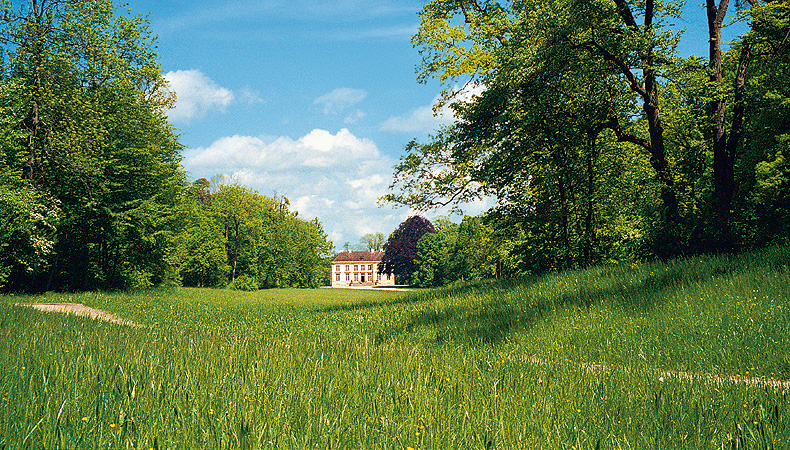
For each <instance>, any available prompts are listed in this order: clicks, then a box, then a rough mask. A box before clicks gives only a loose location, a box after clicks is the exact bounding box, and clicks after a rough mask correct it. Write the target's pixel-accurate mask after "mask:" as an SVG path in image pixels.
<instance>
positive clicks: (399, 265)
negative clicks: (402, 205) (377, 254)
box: [378, 216, 435, 284]
mask: <svg viewBox="0 0 790 450" xmlns="http://www.w3.org/2000/svg"><path fill="white" fill-rule="evenodd" d="M434 232H435V230H434V228H433V224H432V223H431V222H430V221H429V220H428V219H426V218H424V217H422V216H411V217H409V218H408V219H406V220H405V221H403V222H402V223H401V224H400V225H398V228H397V229H396V230H395V231H393V232H392V234H390V236H389V238H388V239H387V242H386V243H385V244H384V256H383V257H382V258H381V263H379V266H378V267H379V273H388V274H394V275H395V277H396V278H395V280H396V282H397V283H401V284H411V281H412V274H413V273H414V270H415V267H416V266H415V262H414V260H415V258H417V243H418V242H419V241H420V238H422V237H423V235H425V234H426V233H434Z"/></svg>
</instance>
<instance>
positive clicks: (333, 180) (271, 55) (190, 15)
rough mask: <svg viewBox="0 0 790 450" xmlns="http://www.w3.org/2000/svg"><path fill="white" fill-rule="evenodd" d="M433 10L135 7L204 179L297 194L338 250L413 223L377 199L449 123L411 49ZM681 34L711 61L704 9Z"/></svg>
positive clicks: (371, 2) (255, 2)
mask: <svg viewBox="0 0 790 450" xmlns="http://www.w3.org/2000/svg"><path fill="white" fill-rule="evenodd" d="M423 4H424V2H423V1H415V0H331V1H308V0H242V1H229V2H222V1H220V2H218V1H205V0H168V1H153V0H129V1H128V7H129V8H130V9H131V12H132V13H133V14H141V15H145V14H148V13H150V16H149V20H150V22H151V28H152V31H153V32H154V34H156V35H157V36H158V37H159V40H158V52H159V55H160V62H161V64H162V69H163V71H164V72H165V74H166V78H167V79H168V80H169V81H170V83H171V89H172V90H174V91H175V92H176V94H177V95H178V103H177V106H176V108H175V110H172V111H170V114H169V117H170V120H171V122H172V123H173V124H174V125H175V126H176V127H177V128H178V129H179V130H180V131H181V142H182V143H183V144H184V145H185V146H186V147H187V149H186V150H185V152H184V161H183V164H184V167H185V168H186V170H187V171H189V173H190V176H191V178H192V179H197V178H200V177H205V178H209V179H210V178H211V177H212V176H214V175H216V174H225V175H231V176H234V177H236V179H237V180H238V181H239V182H241V183H242V184H244V185H246V186H248V187H250V188H252V189H255V190H257V191H259V192H260V193H261V194H264V195H269V196H272V195H274V194H278V195H285V196H286V197H288V198H289V200H290V201H291V206H292V209H294V210H297V211H299V214H300V217H302V218H304V219H306V220H310V219H312V218H314V217H318V219H319V220H320V221H321V223H322V224H323V225H324V229H325V230H326V232H327V234H328V235H329V238H330V239H331V240H332V241H333V242H334V244H335V246H336V247H337V248H342V247H343V244H344V242H350V243H351V244H352V245H353V244H355V243H356V242H357V241H358V240H359V237H360V236H362V235H363V234H365V233H372V232H382V233H384V234H385V235H388V234H389V233H390V232H391V231H392V230H394V229H395V228H396V227H397V225H398V224H399V223H400V222H401V221H402V220H404V219H405V218H406V217H407V216H408V214H409V211H408V210H406V209H404V208H400V209H395V208H393V207H391V206H389V205H384V206H382V207H379V206H378V205H377V202H376V200H377V199H378V198H379V197H380V196H381V195H383V194H384V193H385V192H386V189H387V187H388V186H389V184H390V181H391V176H392V166H393V165H394V164H395V163H396V162H397V160H398V158H399V157H400V156H401V155H402V153H403V148H404V146H405V145H406V144H407V143H408V142H409V141H410V140H411V139H413V138H423V139H424V138H425V137H427V135H428V134H429V133H430V132H431V131H432V130H434V129H436V128H437V127H438V126H439V125H440V124H442V123H447V121H448V120H450V118H449V115H445V116H443V117H434V116H433V114H432V110H431V106H432V104H433V103H434V102H435V100H436V98H437V96H438V93H439V91H440V86H439V85H438V84H436V83H432V84H431V83H429V84H427V85H423V84H418V83H417V81H416V76H415V66H416V65H417V64H418V63H419V54H418V52H417V50H416V49H414V48H413V47H412V45H411V42H410V39H411V36H412V35H413V34H414V33H415V32H416V30H417V26H418V24H419V20H418V17H417V12H418V11H419V10H420V8H421V7H422V6H423ZM682 22H683V23H681V24H679V25H680V26H685V27H687V28H688V29H689V30H690V31H691V33H690V39H688V40H687V41H685V42H684V43H683V45H682V46H681V51H682V52H683V53H686V54H688V53H691V52H695V51H694V50H695V49H698V44H697V42H700V43H702V47H701V48H699V51H696V53H698V54H705V53H704V52H706V47H705V42H706V38H705V37H704V30H705V26H706V25H705V15H704V10H703V9H702V8H701V7H699V6H694V5H691V4H690V6H689V7H687V14H686V15H684V18H683V21H682ZM694 30H700V31H701V32H702V36H699V33H695V32H694ZM699 37H701V39H699ZM488 206H490V205H488V204H487V203H486V202H479V203H477V204H472V205H469V207H468V208H466V212H468V213H470V214H477V213H479V212H481V211H483V210H485V209H486V208H487V207H488ZM428 217H429V218H433V214H428Z"/></svg>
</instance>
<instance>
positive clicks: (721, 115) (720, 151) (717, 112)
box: [706, 0, 755, 250]
mask: <svg viewBox="0 0 790 450" xmlns="http://www.w3.org/2000/svg"><path fill="white" fill-rule="evenodd" d="M747 1H748V2H749V4H751V5H752V6H754V5H755V2H754V0H747ZM706 6H707V15H708V36H709V39H710V42H709V58H710V61H709V79H710V82H711V84H713V85H714V86H716V87H717V92H715V93H714V95H713V100H712V101H711V105H710V107H711V114H712V115H713V129H712V139H713V199H712V201H713V213H714V215H715V217H714V218H713V226H714V230H715V231H714V236H713V245H714V246H715V248H717V249H718V250H730V249H732V247H733V245H734V242H733V232H732V207H733V205H732V202H733V199H734V198H735V153H736V151H737V148H738V143H739V142H740V139H741V137H742V135H743V117H744V110H745V100H744V94H745V88H746V71H747V69H748V68H749V63H750V62H751V59H752V53H751V51H752V46H751V43H749V42H748V41H744V42H743V43H742V46H741V54H740V58H739V61H738V68H737V72H736V74H735V86H734V87H735V95H734V105H733V117H732V124H731V127H730V135H729V138H728V137H727V130H726V106H727V98H726V96H725V93H724V92H723V90H724V86H723V81H724V75H723V70H722V51H721V29H722V24H723V22H724V18H725V16H726V14H727V8H728V6H729V5H728V0H721V2H720V3H719V5H718V6H716V2H715V0H707V3H706ZM719 90H720V91H719Z"/></svg>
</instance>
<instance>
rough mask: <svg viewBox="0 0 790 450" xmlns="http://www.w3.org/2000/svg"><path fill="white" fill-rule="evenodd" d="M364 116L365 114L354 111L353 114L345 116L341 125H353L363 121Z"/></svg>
mask: <svg viewBox="0 0 790 450" xmlns="http://www.w3.org/2000/svg"><path fill="white" fill-rule="evenodd" d="M365 115H366V114H365V113H364V112H362V111H360V110H356V111H354V112H353V113H351V114H349V115H348V116H346V118H345V119H343V123H347V124H355V123H357V122H359V121H360V120H362V119H364V118H365Z"/></svg>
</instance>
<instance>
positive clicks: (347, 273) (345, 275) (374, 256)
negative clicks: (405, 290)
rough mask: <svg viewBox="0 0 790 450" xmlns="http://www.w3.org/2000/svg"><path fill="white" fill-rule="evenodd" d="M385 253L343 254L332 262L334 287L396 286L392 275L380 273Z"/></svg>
mask: <svg viewBox="0 0 790 450" xmlns="http://www.w3.org/2000/svg"><path fill="white" fill-rule="evenodd" d="M382 257H384V252H341V253H339V254H338V255H337V256H335V258H334V259H333V260H332V273H331V280H332V287H348V286H394V285H395V277H394V276H393V275H392V274H385V273H379V264H380V263H381V258H382Z"/></svg>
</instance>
